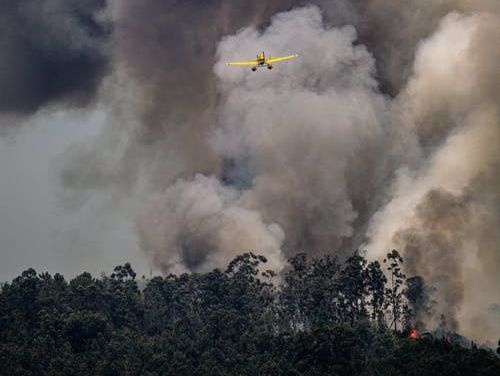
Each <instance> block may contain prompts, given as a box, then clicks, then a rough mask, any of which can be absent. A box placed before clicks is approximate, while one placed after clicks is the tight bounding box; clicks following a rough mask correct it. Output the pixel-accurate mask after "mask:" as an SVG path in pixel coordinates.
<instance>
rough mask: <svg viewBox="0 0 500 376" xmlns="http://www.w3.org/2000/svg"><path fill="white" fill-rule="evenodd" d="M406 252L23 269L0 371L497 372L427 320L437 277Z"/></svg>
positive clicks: (8, 299) (2, 334)
mask: <svg viewBox="0 0 500 376" xmlns="http://www.w3.org/2000/svg"><path fill="white" fill-rule="evenodd" d="M402 263H403V259H402V257H401V256H400V254H399V253H398V252H397V251H392V252H390V253H389V254H388V255H387V258H386V259H385V260H384V262H382V263H379V262H377V261H373V262H369V261H368V260H367V259H366V258H365V257H364V256H363V254H361V253H360V252H354V253H353V254H352V256H351V257H349V258H347V259H346V260H342V261H339V260H338V259H336V258H335V257H332V256H322V257H316V258H308V257H307V255H306V254H303V253H301V254H297V255H296V256H294V257H293V258H291V259H290V260H289V267H288V268H286V269H285V270H284V271H283V272H281V273H279V274H278V273H276V272H275V271H272V270H267V269H266V267H265V266H266V259H265V258H264V257H263V256H259V255H258V254H254V253H251V252H249V253H245V254H242V255H240V256H238V257H236V258H235V259H234V260H232V261H231V262H230V263H229V264H228V266H227V268H226V269H225V270H218V269H215V270H213V271H210V272H206V273H185V274H182V275H168V276H166V277H160V276H156V277H152V278H148V279H146V278H144V277H142V278H137V276H136V273H135V272H134V270H133V269H132V267H131V265H130V264H128V263H126V264H124V265H121V266H117V267H116V268H115V269H114V271H113V273H112V274H110V275H106V274H102V275H101V276H100V277H99V278H96V277H93V276H92V275H91V274H89V273H87V272H84V273H82V274H80V275H78V276H76V277H75V278H73V279H71V280H70V281H67V280H66V279H65V278H64V277H63V276H62V275H60V274H55V275H53V276H52V275H50V274H48V273H41V274H38V273H37V272H36V271H35V270H33V269H28V270H26V271H24V272H23V273H22V274H21V275H20V276H18V277H17V278H15V279H13V280H12V281H11V282H9V283H4V284H3V285H2V288H1V293H0V374H1V375H221V376H222V375H269V376H271V375H290V376H291V375H294V376H299V375H492V376H493V375H500V358H499V357H498V355H497V354H496V353H495V352H494V351H493V350H491V349H485V348H481V346H477V345H476V344H474V343H469V342H467V341H466V340H465V339H464V338H463V337H460V336H459V335H458V334H456V333H454V332H453V330H452V328H450V327H448V326H447V325H448V324H447V320H446V318H445V317H442V320H441V324H440V325H439V326H438V327H437V328H432V329H433V330H432V331H427V330H428V329H426V328H425V322H426V317H428V316H429V315H430V314H431V313H432V310H433V301H432V290H433V288H432V287H431V286H426V285H425V282H424V281H423V280H422V278H420V277H418V276H411V277H407V276H405V275H404V274H403V271H402V270H403V268H402ZM499 346H500V343H499ZM499 350H500V349H499ZM499 350H497V352H498V351H499Z"/></svg>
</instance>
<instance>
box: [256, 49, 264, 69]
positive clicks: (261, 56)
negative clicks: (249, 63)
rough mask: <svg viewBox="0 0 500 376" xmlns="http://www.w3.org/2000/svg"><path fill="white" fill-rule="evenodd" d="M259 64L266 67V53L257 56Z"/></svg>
mask: <svg viewBox="0 0 500 376" xmlns="http://www.w3.org/2000/svg"><path fill="white" fill-rule="evenodd" d="M257 63H258V64H259V65H260V66H264V65H265V64H266V55H265V54H264V52H262V53H260V54H258V55H257Z"/></svg>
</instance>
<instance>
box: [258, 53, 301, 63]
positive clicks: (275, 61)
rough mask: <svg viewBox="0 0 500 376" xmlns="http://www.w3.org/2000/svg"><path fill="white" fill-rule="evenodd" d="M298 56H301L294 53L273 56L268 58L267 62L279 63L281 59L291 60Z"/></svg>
mask: <svg viewBox="0 0 500 376" xmlns="http://www.w3.org/2000/svg"><path fill="white" fill-rule="evenodd" d="M297 56H299V55H297V54H293V55H286V56H279V57H271V58H269V59H267V60H266V63H268V64H272V63H277V62H279V61H284V60H290V59H293V58H296V57H297Z"/></svg>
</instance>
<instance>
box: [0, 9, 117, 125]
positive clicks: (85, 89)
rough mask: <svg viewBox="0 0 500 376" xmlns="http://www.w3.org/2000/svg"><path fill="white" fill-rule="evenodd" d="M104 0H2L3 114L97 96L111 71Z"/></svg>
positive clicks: (0, 82) (0, 99)
mask: <svg viewBox="0 0 500 376" xmlns="http://www.w3.org/2000/svg"><path fill="white" fill-rule="evenodd" d="M105 6H106V1H105V0H84V1H80V0H3V1H2V2H1V3H0V50H1V51H2V53H1V55H0V87H1V90H0V114H2V113H4V114H6V113H7V114H13V115H19V114H32V113H33V112H35V111H37V110H38V109H39V108H41V107H42V106H44V105H47V104H51V103H59V102H64V104H69V105H72V106H83V105H86V104H88V103H89V102H90V101H92V100H93V99H94V97H95V95H96V92H97V90H98V87H99V84H100V82H101V80H102V78H103V77H104V76H105V75H106V73H107V72H108V60H109V59H108V54H107V46H106V45H107V41H108V38H109V37H110V34H111V29H110V24H109V23H107V22H106V20H105V15H104V10H105Z"/></svg>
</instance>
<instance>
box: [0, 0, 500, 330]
mask: <svg viewBox="0 0 500 376" xmlns="http://www.w3.org/2000/svg"><path fill="white" fill-rule="evenodd" d="M16 3H20V4H24V5H25V6H24V7H22V6H19V7H18V6H16V7H14V6H13V5H12V4H14V2H9V1H8V2H6V3H5V4H10V5H9V6H6V5H2V7H5V12H3V13H2V16H3V14H9V15H10V16H9V17H7V18H6V20H7V19H8V20H10V21H6V22H12V20H19V22H24V24H25V25H27V27H26V29H27V30H26V32H25V33H13V32H12V30H14V28H13V27H8V29H9V32H8V33H7V34H2V36H1V37H0V38H1V39H0V40H1V41H2V42H1V43H2V46H7V49H8V50H9V51H14V52H13V54H12V57H9V58H8V59H3V60H0V64H8V66H9V67H11V66H17V65H12V64H11V62H12V61H21V62H26V63H23V64H18V68H17V69H19V72H21V73H22V70H23V69H24V70H26V73H28V74H27V75H25V74H17V72H18V71H16V75H14V76H11V75H6V76H5V77H4V76H0V83H2V84H4V82H5V84H4V85H7V84H8V83H9V82H11V81H9V80H10V79H11V77H15V76H21V77H23V79H24V77H25V76H26V77H27V76H29V75H30V74H31V76H32V77H33V76H34V77H40V78H44V79H45V78H46V77H47V75H48V73H51V72H53V70H54V69H55V70H57V71H59V70H58V69H59V68H57V67H59V65H58V64H60V63H61V62H65V63H66V64H63V68H64V69H63V68H60V69H61V71H60V75H61V76H60V77H62V78H63V79H61V81H59V84H58V85H56V83H57V82H58V81H55V82H54V83H53V85H55V86H48V87H47V88H46V87H45V86H43V85H41V84H38V83H36V82H35V84H34V85H35V86H36V88H37V90H38V88H40V87H42V88H44V89H43V90H42V91H41V93H42V94H39V93H38V92H37V90H33V88H30V86H29V85H28V83H30V84H32V80H29V81H28V80H25V81H23V79H21V80H14V81H12V82H15V83H16V86H13V89H12V90H13V93H17V94H16V95H13V96H8V97H7V96H6V97H5V98H4V97H2V94H0V109H1V110H2V111H17V112H25V113H26V112H32V111H34V110H36V109H37V108H39V107H40V106H42V105H44V104H47V103H49V102H51V101H53V100H62V101H66V100H67V101H69V102H71V103H72V102H73V101H74V100H75V99H76V100H77V102H79V101H80V100H81V99H84V102H85V99H87V100H88V99H89V98H93V96H94V94H95V93H96V90H97V89H98V88H99V97H98V99H99V100H100V101H101V102H102V103H104V104H105V105H107V106H111V107H112V108H113V110H112V111H110V112H111V114H110V115H109V126H108V127H107V128H106V129H105V130H104V131H103V133H102V134H101V135H99V136H98V137H97V138H96V140H95V142H94V143H93V144H90V145H89V144H86V145H82V146H81V147H79V148H75V147H73V148H72V149H71V150H69V151H68V152H67V153H65V154H64V155H63V156H62V157H61V161H63V163H62V167H61V169H62V172H61V182H62V186H63V188H64V189H67V190H70V191H72V192H75V191H76V192H78V193H80V194H81V193H82V192H83V193H86V192H92V193H93V192H96V191H97V190H99V189H100V188H103V187H105V188H106V189H107V190H111V191H113V192H115V193H116V195H114V196H113V197H114V198H115V197H118V198H119V199H126V201H130V200H132V199H133V200H137V201H140V202H141V204H140V209H139V214H138V220H137V229H138V234H139V238H140V245H141V247H142V248H143V250H144V251H145V252H146V254H147V255H148V256H150V257H151V258H152V260H153V261H154V263H155V265H157V266H158V267H159V268H161V269H162V270H163V271H164V272H170V271H176V272H179V271H183V270H197V271H198V270H205V269H208V268H212V267H220V266H223V265H224V264H225V263H226V262H227V261H228V260H229V259H230V258H231V257H232V256H233V255H235V254H237V253H240V252H242V251H244V250H256V251H260V252H262V253H263V254H264V255H265V256H267V257H268V258H269V259H270V261H271V266H272V267H274V268H275V269H280V268H281V267H282V266H283V265H284V262H283V260H284V259H286V257H287V256H289V255H292V254H294V253H296V252H298V251H306V252H310V253H314V254H320V253H335V254H337V255H339V256H341V257H343V256H345V255H347V254H348V253H349V252H351V251H352V250H353V249H355V248H358V247H362V246H364V247H366V248H367V250H368V252H369V255H371V256H372V257H374V258H378V257H383V255H384V253H385V252H387V251H388V250H390V249H391V248H393V247H395V248H397V249H399V250H401V252H402V253H403V256H404V258H405V259H406V262H405V267H406V269H407V270H406V272H407V274H409V275H412V274H418V275H421V276H422V277H423V279H424V280H425V282H426V283H427V284H428V285H430V286H433V287H435V288H436V296H434V298H435V299H436V301H437V305H436V307H435V309H433V312H434V311H435V317H432V318H431V321H432V322H431V323H428V324H429V325H433V324H436V323H437V322H438V320H439V315H441V314H444V315H445V316H446V320H447V323H449V325H450V326H451V329H460V330H461V331H464V333H465V334H467V335H472V336H473V337H476V338H488V335H489V334H491V333H493V332H495V331H497V332H498V331H499V330H500V328H499V326H498V325H499V324H498V320H495V318H494V316H492V315H490V314H489V313H488V312H491V310H488V307H490V306H492V304H495V303H498V302H499V301H500V296H499V291H498V289H496V288H495V286H498V285H499V282H500V280H499V278H500V277H499V274H498V272H497V270H498V267H499V266H500V250H499V246H498V244H500V238H499V235H498V231H496V229H498V227H499V225H500V213H499V212H500V205H499V186H500V185H499V180H498V176H499V168H500V167H499V166H500V148H499V145H500V128H499V123H500V122H499V120H500V119H499V111H500V108H499V96H498V93H499V92H500V72H499V68H498V61H500V45H499V43H498V40H500V5H499V3H498V1H496V0H474V1H473V0H443V1H439V2H437V1H434V0H410V1H405V2H395V1H392V0H368V1H366V0H363V1H361V0H354V1H347V0H337V1H326V0H323V1H322V0H317V1H309V2H304V1H292V0H273V1H268V2H265V3H264V2H238V1H224V0H212V1H203V2H202V1H195V0H188V1H183V2H177V1H160V0H143V1H135V0H116V1H110V2H109V4H108V7H107V8H106V9H105V14H106V16H105V17H104V16H103V15H101V16H99V15H100V13H101V12H100V11H101V10H102V11H104V9H103V5H104V3H103V2H100V1H88V2H84V3H81V2H79V3H78V6H77V5H76V3H73V2H62V1H56V0H53V1H49V0H46V1H42V2H36V4H43V6H42V5H34V4H35V2H30V1H22V2H16ZM81 4H85V5H81ZM47 9H49V10H50V9H56V10H57V12H50V11H49V12H48V13H47V12H46V13H43V12H42V14H45V15H46V16H44V17H42V18H41V19H39V18H33V17H31V16H30V15H31V14H32V13H30V12H36V11H40V10H46V11H47ZM2 10H3V9H2ZM49 15H50V16H49ZM2 16H0V17H2ZM50 17H59V18H57V19H54V22H53V24H54V27H53V28H50V32H47V33H44V32H43V30H45V29H43V28H44V27H45V26H46V25H47V24H48V23H50V24H51V25H52V23H51V20H52V18H50ZM104 19H106V20H107V21H106V22H109V25H111V26H110V29H108V24H107V23H106V22H105V23H103V21H102V20H104ZM35 20H36V21H35ZM65 28H70V29H71V33H69V32H68V33H64V31H65ZM31 30H33V31H34V32H33V33H31V32H30V31H31ZM40 30H42V32H41V31H40ZM110 30H112V33H111V32H110ZM4 35H5V36H4ZM53 35H56V37H53ZM62 35H65V37H64V38H63V37H62ZM68 35H70V36H71V37H68ZM67 38H69V41H68V39H67ZM49 42H50V43H49ZM108 42H110V43H108ZM12 46H17V48H12ZM33 46H36V49H33V48H34V47H33ZM68 46H69V47H68ZM103 46H112V49H109V50H106V49H105V48H104V49H103ZM9 47H10V48H9ZM5 49H6V47H4V50H5ZM262 50H264V51H266V53H270V54H272V55H277V54H281V53H293V52H296V53H299V55H300V57H299V58H298V59H296V60H293V61H289V62H286V63H283V64H279V65H278V64H277V65H276V66H275V69H273V70H272V71H267V70H265V71H264V70H261V71H259V72H257V73H252V72H250V71H249V70H248V69H244V68H241V69H239V68H233V67H231V68H228V67H226V66H225V65H224V62H226V61H229V60H232V59H248V58H251V57H253V56H254V55H255V54H256V53H258V52H260V51H262ZM31 55H33V56H35V57H36V59H39V60H36V59H35V58H32V57H30V58H27V57H26V56H31ZM6 56H10V55H6ZM63 56H64V57H65V59H66V60H64V59H62V57H63ZM49 57H50V59H49ZM108 57H109V59H111V60H110V64H111V67H112V74H111V76H110V77H109V78H108V79H107V80H105V81H104V85H101V86H100V87H98V85H99V83H100V82H101V81H102V80H101V79H102V77H103V75H104V74H105V72H106V67H107V66H108V65H107V64H108ZM23 59H25V60H23ZM67 59H69V60H67ZM37 61H38V62H37ZM27 62H30V64H28V63H27ZM31 62H33V65H31ZM82 62H85V63H86V64H83V65H84V66H85V67H84V68H79V67H80V65H79V64H82ZM33 67H41V68H39V69H42V68H43V69H44V70H42V71H38V70H37V71H34V73H33V72H31V71H30V69H31V70H32V69H34V68H33ZM44 67H46V68H44ZM66 68H67V69H66ZM9 69H10V68H9ZM37 69H38V68H37ZM72 70H76V71H78V73H79V74H74V75H73V74H70V73H71V72H73V71H72ZM5 71H6V70H5V69H3V65H2V70H1V71H0V72H5ZM47 72H48V73H47ZM67 72H68V73H67ZM1 74H3V73H0V75H1ZM66 74H68V75H66ZM58 77H59V76H58ZM41 82H42V83H44V82H49V83H51V85H52V81H50V80H49V81H43V80H42V81H41ZM63 84H64V85H63ZM9 85H11V84H9ZM47 85H48V84H47ZM2 93H3V92H2ZM131 196H133V197H131ZM478 321H479V322H480V323H481V325H479V326H478V324H477V323H478ZM473 322H474V323H475V324H474V325H473V324H472V323H473ZM472 329H474V333H472Z"/></svg>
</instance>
